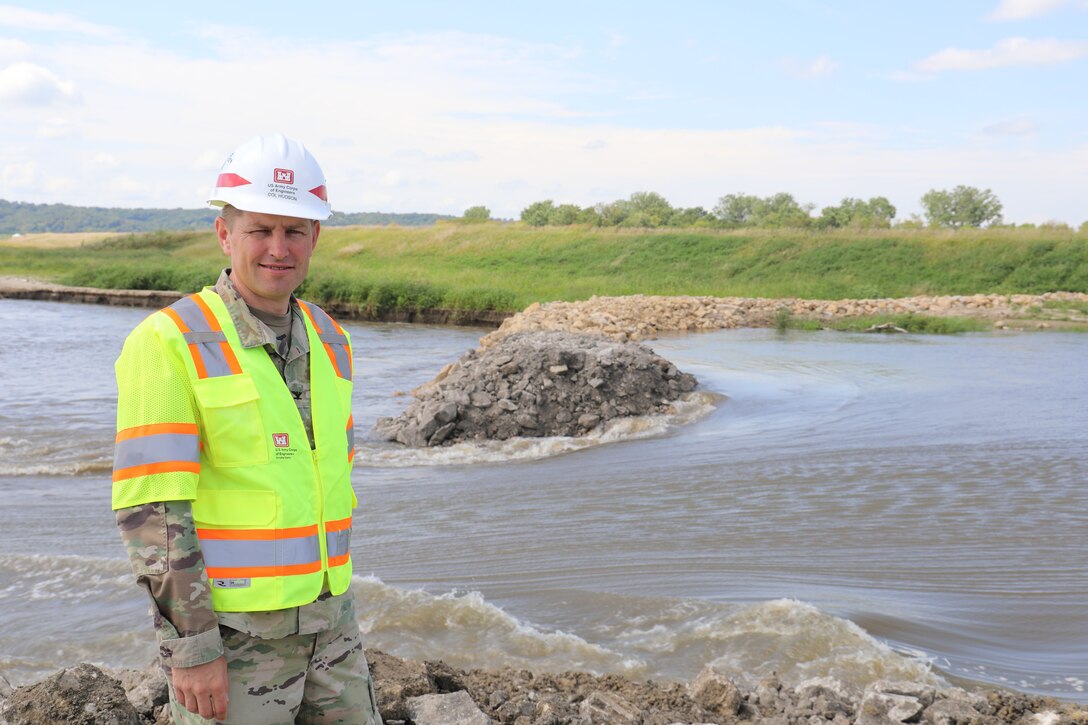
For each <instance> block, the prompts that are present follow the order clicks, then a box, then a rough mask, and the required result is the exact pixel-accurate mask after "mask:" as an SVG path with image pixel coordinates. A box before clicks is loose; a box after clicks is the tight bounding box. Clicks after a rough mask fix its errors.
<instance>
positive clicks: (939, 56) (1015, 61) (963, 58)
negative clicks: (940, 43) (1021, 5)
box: [914, 38, 1088, 73]
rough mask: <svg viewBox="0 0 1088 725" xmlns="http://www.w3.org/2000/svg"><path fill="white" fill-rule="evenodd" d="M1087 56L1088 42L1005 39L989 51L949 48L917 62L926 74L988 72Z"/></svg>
mask: <svg viewBox="0 0 1088 725" xmlns="http://www.w3.org/2000/svg"><path fill="white" fill-rule="evenodd" d="M1085 56H1088V42H1085V41H1071V40H1054V39H1041V40H1029V39H1028V38H1006V39H1005V40H1002V41H1000V42H998V44H997V45H996V46H994V47H993V48H991V49H988V50H961V49H959V48H947V49H945V50H942V51H940V52H938V53H934V54H933V55H931V56H929V57H928V58H923V59H922V60H920V61H918V62H917V63H915V65H914V67H915V69H916V70H918V71H921V72H923V73H939V72H941V71H950V70H966V71H971V70H989V69H991V68H1001V67H1005V66H1025V65H1054V64H1057V63H1068V62H1069V61H1073V60H1077V59H1078V58H1083V57H1085Z"/></svg>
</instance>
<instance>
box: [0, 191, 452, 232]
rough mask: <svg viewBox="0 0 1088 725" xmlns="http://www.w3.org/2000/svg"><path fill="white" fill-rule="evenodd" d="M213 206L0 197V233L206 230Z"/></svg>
mask: <svg viewBox="0 0 1088 725" xmlns="http://www.w3.org/2000/svg"><path fill="white" fill-rule="evenodd" d="M217 213H218V212H216V211H215V210H214V209H122V208H116V207H100V206H72V205H70V204H30V203H26V202H20V201H5V200H4V199H0V234H37V233H42V232H52V233H57V232H117V233H119V234H127V233H131V232H155V231H160V230H170V231H185V230H189V229H198V230H207V229H210V228H211V226H212V223H213V221H214V220H215V215H216V214H217ZM454 218H456V217H454V216H452V215H446V214H419V213H413V214H392V213H386V212H360V213H352V214H347V213H344V212H333V215H332V216H331V217H330V218H329V219H328V220H327V221H326V222H324V223H325V224H326V225H328V226H347V225H350V224H367V225H385V224H398V225H400V226H429V225H431V224H434V223H435V222H436V221H439V220H442V219H454Z"/></svg>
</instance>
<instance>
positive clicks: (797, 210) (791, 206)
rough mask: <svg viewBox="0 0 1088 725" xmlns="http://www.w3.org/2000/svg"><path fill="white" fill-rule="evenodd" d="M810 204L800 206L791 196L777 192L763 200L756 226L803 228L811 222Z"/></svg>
mask: <svg viewBox="0 0 1088 725" xmlns="http://www.w3.org/2000/svg"><path fill="white" fill-rule="evenodd" d="M812 208H813V207H812V204H805V205H804V206H802V205H801V204H799V203H797V200H796V199H794V198H793V194H787V193H785V192H779V193H777V194H775V195H774V196H768V197H767V198H766V199H763V203H762V204H761V205H760V206H759V208H758V210H757V211H758V214H757V217H756V224H757V226H761V227H804V226H808V225H809V224H810V223H811V222H812V217H811V216H809V214H810V212H811V211H812Z"/></svg>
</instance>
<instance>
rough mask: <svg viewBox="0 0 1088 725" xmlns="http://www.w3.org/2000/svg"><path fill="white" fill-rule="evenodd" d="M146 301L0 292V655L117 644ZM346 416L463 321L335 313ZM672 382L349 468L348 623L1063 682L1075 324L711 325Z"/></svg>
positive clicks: (49, 659)
mask: <svg viewBox="0 0 1088 725" xmlns="http://www.w3.org/2000/svg"><path fill="white" fill-rule="evenodd" d="M146 314H147V312H146V311H144V310H126V309H114V308H104V307H91V306H82V305H63V304H56V303H39V302H26V301H6V300H0V340H3V341H4V344H3V345H2V346H0V370H3V373H2V375H3V378H2V383H3V390H4V391H5V393H6V397H7V401H8V404H7V405H6V406H3V407H2V408H0V501H2V502H3V505H2V506H0V674H3V675H4V676H5V677H7V678H8V679H9V680H12V681H13V682H25V681H28V680H30V679H34V678H35V677H39V676H41V675H42V674H45V673H47V672H49V671H52V670H53V669H56V668H58V667H60V666H62V665H66V664H71V663H73V662H76V661H79V660H88V661H94V662H101V663H105V664H111V665H128V666H143V665H145V664H146V663H147V662H148V661H149V660H150V659H151V657H152V655H153V651H154V648H153V643H152V638H151V630H150V623H149V621H148V619H147V617H146V614H145V611H146V605H145V603H144V601H143V600H142V599H141V598H140V594H139V592H138V591H137V590H136V589H135V587H134V585H133V584H132V583H131V577H130V575H129V574H128V570H127V564H126V562H125V560H124V555H123V551H122V549H121V546H120V543H119V539H118V537H117V534H116V532H115V530H114V529H113V525H112V516H111V514H110V512H109V511H108V508H109V493H108V491H109V465H110V456H111V440H112V425H113V395H114V389H113V381H112V361H113V358H114V357H115V356H116V354H117V351H118V349H119V345H120V341H121V340H122V339H123V337H124V335H125V334H126V333H127V331H128V330H129V329H131V327H133V326H134V325H135V324H136V323H137V322H139V320H140V319H142V317H143V316H144V315H146ZM348 329H349V331H350V332H351V333H352V335H353V339H354V342H355V350H356V371H357V379H358V384H357V398H356V421H357V425H358V429H359V431H360V434H362V433H363V432H364V431H366V430H369V427H370V425H371V424H372V423H373V422H374V420H375V419H376V418H377V417H378V416H379V415H390V414H394V413H396V412H399V411H400V410H401V409H402V408H403V407H404V406H405V405H406V404H407V400H406V399H405V398H404V397H397V396H394V395H393V392H394V391H403V390H408V389H410V388H412V387H414V386H415V385H417V384H419V383H421V382H424V381H425V380H427V379H429V378H430V377H431V376H432V375H433V374H434V373H435V372H437V370H438V369H439V368H440V367H441V366H442V365H443V364H445V363H447V362H449V361H451V360H453V359H455V358H456V357H458V356H459V355H460V354H461V353H462V352H464V350H466V349H468V348H470V347H473V346H474V345H475V343H476V340H477V339H478V337H479V336H480V335H481V334H482V331H480V330H464V329H445V328H434V327H410V326H402V325H400V326H398V325H365V326H364V325H355V326H348ZM651 345H652V346H653V347H654V348H655V350H656V351H657V352H659V353H661V354H662V355H664V356H665V357H667V358H669V359H670V360H672V361H674V362H675V363H676V364H677V365H678V366H679V367H681V368H682V369H684V370H686V371H689V372H692V373H694V374H695V375H696V376H697V377H698V378H699V379H700V381H701V389H702V391H703V395H701V396H700V397H698V398H696V399H695V400H692V401H691V402H689V403H688V404H687V405H686V406H685V407H684V408H683V409H682V410H680V411H678V413H677V416H676V417H675V418H673V419H671V420H670V419H661V420H645V421H637V422H634V423H632V424H629V425H627V426H624V427H621V428H618V429H615V430H611V431H608V432H606V433H605V434H604V435H602V436H600V437H599V438H598V439H597V440H594V441H591V442H589V443H588V444H587V443H585V442H577V441H570V440H561V439H552V440H548V441H542V442H541V441H522V442H514V443H508V444H503V445H494V446H488V447H480V446H461V447H456V448H453V449H443V450H441V451H404V450H400V449H397V448H395V447H393V446H389V445H387V444H376V443H373V442H368V441H365V442H364V443H363V445H362V447H361V450H360V454H359V456H358V459H357V460H358V464H357V467H356V471H355V476H354V484H355V487H356V489H357V491H358V493H359V498H360V499H361V501H362V507H361V509H360V510H359V511H358V512H357V515H356V530H357V532H358V535H357V536H356V538H355V540H354V541H353V550H352V553H353V559H354V561H355V569H356V575H357V576H356V583H355V586H356V589H357V592H358V594H359V597H360V602H361V606H360V625H361V626H362V627H363V629H364V632H366V636H367V642H368V645H369V646H376V647H380V648H381V649H384V650H386V651H389V652H392V653H394V654H400V655H404V656H420V657H428V658H435V657H439V658H444V659H446V660H448V661H450V662H451V663H452V664H455V665H459V666H497V665H502V664H510V665H514V666H528V667H537V668H552V669H568V668H584V669H590V670H593V671H597V672H622V673H626V674H630V675H633V676H636V677H654V678H657V679H687V678H690V677H692V676H694V674H695V673H697V672H698V670H699V669H700V668H701V667H702V666H703V665H704V664H707V663H710V662H714V663H715V664H716V665H717V666H718V667H719V668H724V669H727V670H731V671H733V672H734V674H735V675H736V676H737V677H740V678H744V677H755V678H758V677H760V676H762V675H764V674H767V673H769V672H771V671H774V672H777V673H778V674H779V675H780V676H782V677H783V679H785V680H786V681H787V682H789V681H799V680H801V679H804V678H806V677H811V676H819V675H832V676H836V677H840V678H842V679H845V680H850V681H854V682H858V683H864V682H868V681H871V680H872V679H876V678H879V677H887V676H904V677H911V678H921V679H927V678H928V679H932V680H934V681H937V680H941V679H944V680H947V679H949V678H952V679H955V680H956V681H957V682H962V681H963V680H962V679H961V678H965V679H966V681H970V682H981V683H994V684H1001V685H1007V686H1011V687H1015V688H1018V689H1022V690H1027V691H1031V692H1041V693H1048V694H1053V695H1057V696H1060V697H1064V698H1068V699H1073V700H1078V701H1088V694H1086V693H1085V687H1086V684H1085V681H1086V680H1088V492H1086V489H1085V485H1084V484H1085V479H1086V473H1088V463H1086V458H1088V457H1086V454H1088V434H1086V424H1088V377H1086V376H1085V374H1084V373H1083V372H1082V367H1083V361H1084V360H1085V359H1088V337H1086V336H1083V335H1075V334H1055V333H1031V334H1016V333H1007V334H1006V333H1001V334H997V333H994V334H972V335H966V336H957V337H931V336H916V335H909V336H892V337H873V336H866V335H860V334H846V333H791V334H788V335H779V334H777V333H775V332H773V331H767V330H737V331H723V332H716V333H707V334H702V335H691V336H685V337H676V338H670V339H664V340H657V341H654V342H653V343H651Z"/></svg>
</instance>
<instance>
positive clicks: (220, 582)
mask: <svg viewBox="0 0 1088 725" xmlns="http://www.w3.org/2000/svg"><path fill="white" fill-rule="evenodd" d="M212 586H213V587H215V588H216V589H249V579H212Z"/></svg>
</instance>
